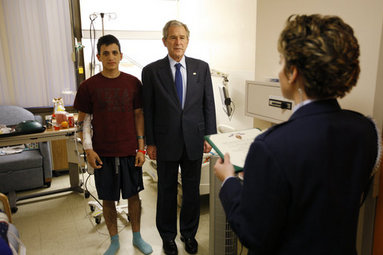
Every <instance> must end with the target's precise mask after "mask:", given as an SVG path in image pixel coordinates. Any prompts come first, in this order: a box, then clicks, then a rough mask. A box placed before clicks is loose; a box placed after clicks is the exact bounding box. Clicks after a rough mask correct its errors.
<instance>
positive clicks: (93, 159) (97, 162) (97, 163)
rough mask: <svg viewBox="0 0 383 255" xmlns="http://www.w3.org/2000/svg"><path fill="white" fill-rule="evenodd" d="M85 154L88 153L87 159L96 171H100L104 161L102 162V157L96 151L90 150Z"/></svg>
mask: <svg viewBox="0 0 383 255" xmlns="http://www.w3.org/2000/svg"><path fill="white" fill-rule="evenodd" d="M85 153H86V158H87V161H88V163H89V164H90V165H91V166H92V167H93V168H94V169H100V168H101V167H102V161H101V159H100V157H99V156H98V154H97V153H96V152H95V151H94V150H92V149H88V150H85Z"/></svg>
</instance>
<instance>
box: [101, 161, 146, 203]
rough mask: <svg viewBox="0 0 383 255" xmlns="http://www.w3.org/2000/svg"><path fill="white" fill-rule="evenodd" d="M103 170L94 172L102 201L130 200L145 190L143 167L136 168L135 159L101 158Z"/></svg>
mask: <svg viewBox="0 0 383 255" xmlns="http://www.w3.org/2000/svg"><path fill="white" fill-rule="evenodd" d="M100 158H101V160H102V163H103V165H102V168H100V169H95V170H94V179H95V182H96V189H97V194H98V198H99V199H102V200H112V201H118V200H120V192H121V194H122V198H123V199H128V198H130V197H132V196H134V195H136V194H138V192H140V191H141V190H143V189H144V184H143V182H142V167H135V166H134V162H135V157H134V156H129V157H100Z"/></svg>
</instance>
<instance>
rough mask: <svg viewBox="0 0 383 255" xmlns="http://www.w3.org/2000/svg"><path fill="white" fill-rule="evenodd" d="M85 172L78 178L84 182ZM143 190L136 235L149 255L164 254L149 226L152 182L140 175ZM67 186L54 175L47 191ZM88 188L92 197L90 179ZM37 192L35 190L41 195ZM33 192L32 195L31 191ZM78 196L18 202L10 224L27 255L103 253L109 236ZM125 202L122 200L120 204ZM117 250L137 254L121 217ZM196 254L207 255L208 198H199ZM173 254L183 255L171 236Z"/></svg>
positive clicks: (152, 220) (152, 211) (152, 206)
mask: <svg viewBox="0 0 383 255" xmlns="http://www.w3.org/2000/svg"><path fill="white" fill-rule="evenodd" d="M86 177H87V174H85V175H84V178H86ZM144 185H145V190H144V191H142V192H141V193H140V197H141V200H142V216H141V234H142V236H143V238H144V239H145V240H146V241H147V242H149V243H150V244H151V245H152V247H153V253H152V254H164V253H163V251H162V241H161V238H160V236H159V234H158V231H157V228H156V226H155V208H156V194H157V193H156V189H157V184H156V183H155V182H153V181H152V180H151V178H150V177H148V176H145V175H144ZM67 186H69V177H68V175H62V176H59V177H55V178H54V179H53V181H52V186H51V188H49V189H57V188H65V187H67ZM88 188H89V190H90V191H91V192H92V194H94V195H96V193H95V187H94V181H93V178H90V181H89V182H88ZM47 190H48V189H42V190H41V191H47ZM35 192H36V191H35ZM92 200H93V199H92V198H89V199H86V198H84V195H83V194H80V193H71V192H66V193H61V194H56V195H52V196H45V197H40V198H34V199H29V200H23V201H19V203H18V211H17V212H16V213H15V214H13V223H14V224H15V225H16V227H17V228H18V230H19V232H20V234H21V240H22V241H23V242H24V244H25V246H26V248H27V254H28V255H61V254H63V255H64V254H65V255H76V254H78V255H88V254H89V255H93V254H103V252H104V251H105V250H106V249H107V248H108V246H109V235H108V232H107V229H106V226H105V221H104V219H102V220H101V223H100V224H96V223H95V220H94V219H93V218H92V216H91V211H90V207H89V205H88V201H92ZM124 202H125V203H126V201H124ZM118 228H119V236H120V250H119V252H118V254H142V253H140V251H139V250H137V249H135V248H134V247H133V245H132V231H131V226H130V223H129V222H127V220H126V217H125V216H124V217H121V219H119V221H118ZM196 239H197V241H198V243H199V250H198V254H209V198H208V196H206V195H205V196H201V217H200V226H199V230H198V233H197V236H196ZM176 243H177V246H178V251H179V254H180V255H182V254H187V253H186V252H185V250H184V245H183V243H182V242H181V241H180V240H179V235H178V236H177V239H176Z"/></svg>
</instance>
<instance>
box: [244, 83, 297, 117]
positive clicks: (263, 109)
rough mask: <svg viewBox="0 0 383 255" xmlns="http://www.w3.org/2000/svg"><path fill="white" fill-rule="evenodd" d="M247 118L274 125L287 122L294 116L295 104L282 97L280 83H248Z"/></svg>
mask: <svg viewBox="0 0 383 255" xmlns="http://www.w3.org/2000/svg"><path fill="white" fill-rule="evenodd" d="M245 104H246V105H245V107H246V112H245V114H246V115H247V116H251V117H255V118H258V119H262V120H266V121H269V122H272V123H280V122H283V121H286V120H287V119H288V118H289V117H290V115H291V114H292V109H293V106H294V102H293V101H291V100H289V99H286V98H284V97H283V96H282V92H281V88H280V85H279V83H278V82H258V81H246V103H245Z"/></svg>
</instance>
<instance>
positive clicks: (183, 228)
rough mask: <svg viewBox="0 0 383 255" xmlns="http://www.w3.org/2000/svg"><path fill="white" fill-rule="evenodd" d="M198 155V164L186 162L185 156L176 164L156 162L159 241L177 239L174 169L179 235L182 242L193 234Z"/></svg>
mask: <svg viewBox="0 0 383 255" xmlns="http://www.w3.org/2000/svg"><path fill="white" fill-rule="evenodd" d="M201 164H202V155H201V158H200V159H198V160H189V159H188V158H187V155H186V153H183V156H182V157H181V159H180V160H179V161H161V160H157V174H158V193H157V215H156V224H157V229H158V232H159V233H160V236H161V238H162V239H163V240H174V239H175V237H176V236H177V187H178V169H179V166H181V179H182V206H181V212H180V232H181V235H182V236H184V237H185V238H189V237H194V236H195V235H196V233H197V229H198V224H199V215H200V200H199V185H200V179H201Z"/></svg>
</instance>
